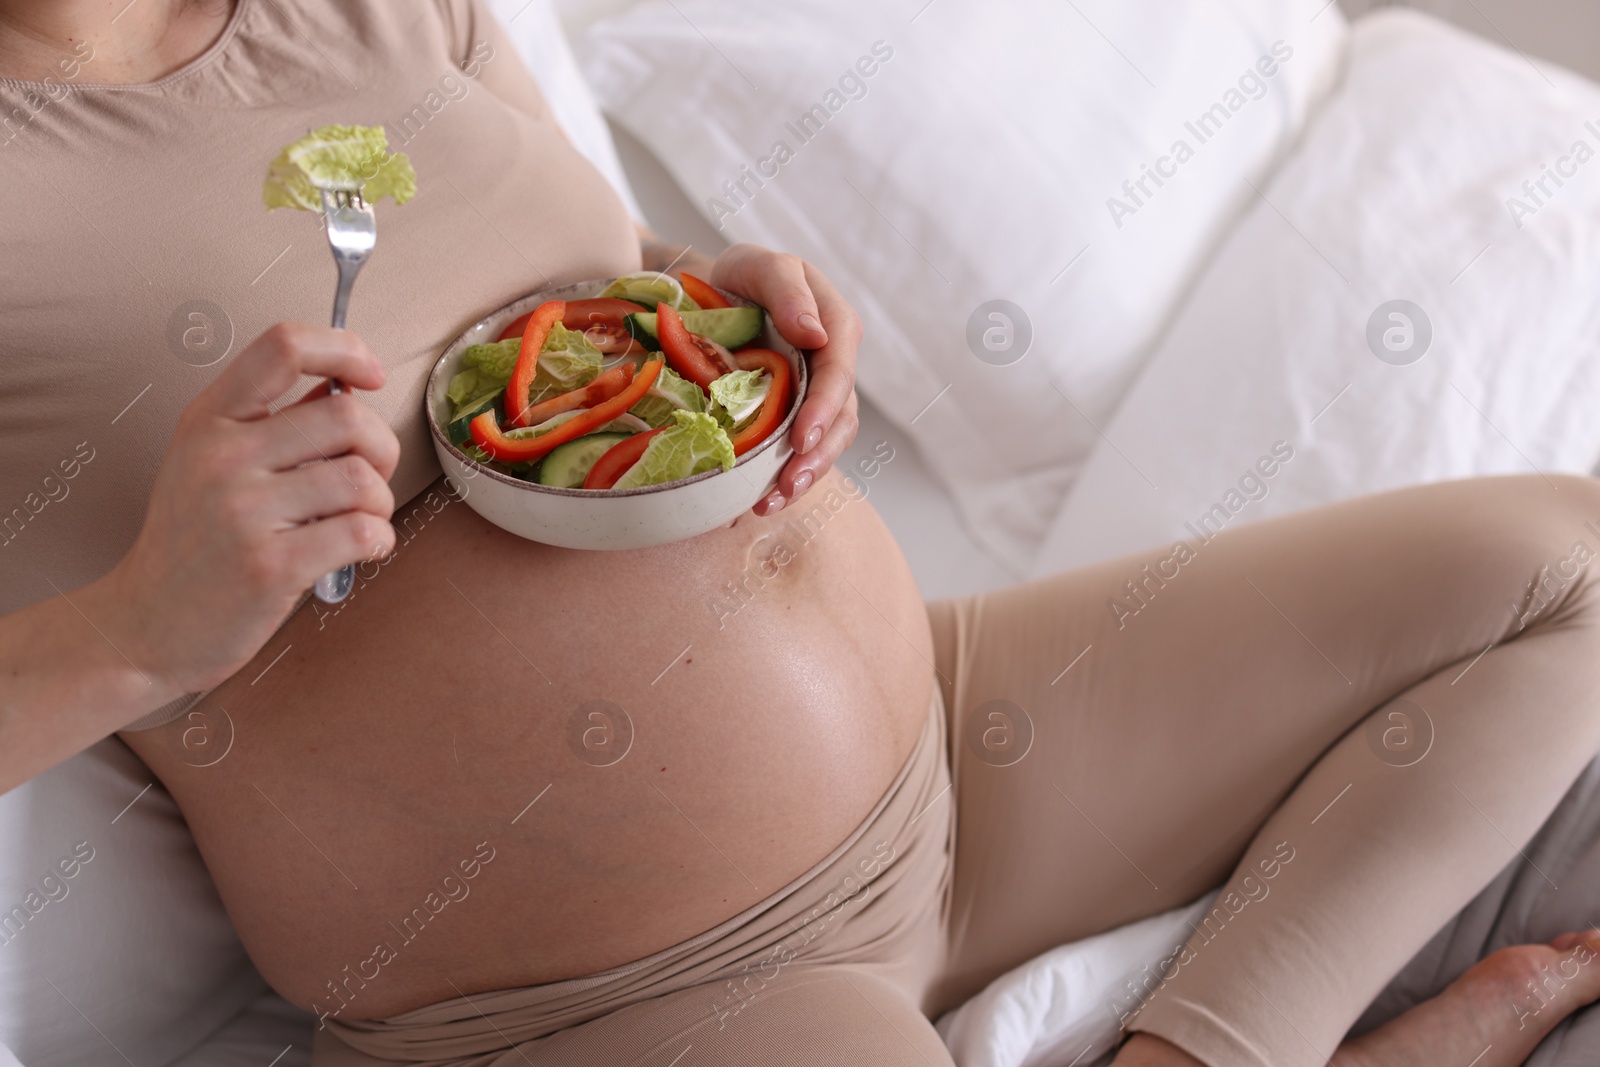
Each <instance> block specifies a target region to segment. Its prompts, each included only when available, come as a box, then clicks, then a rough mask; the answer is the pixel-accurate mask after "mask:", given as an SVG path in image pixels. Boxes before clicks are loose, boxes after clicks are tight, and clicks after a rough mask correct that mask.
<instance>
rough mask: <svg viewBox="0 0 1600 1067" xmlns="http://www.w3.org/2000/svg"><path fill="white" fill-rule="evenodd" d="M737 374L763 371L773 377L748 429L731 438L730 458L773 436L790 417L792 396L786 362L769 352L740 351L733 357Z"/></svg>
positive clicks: (791, 379) (791, 380)
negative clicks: (741, 371) (788, 415)
mask: <svg viewBox="0 0 1600 1067" xmlns="http://www.w3.org/2000/svg"><path fill="white" fill-rule="evenodd" d="M733 358H734V359H736V360H738V361H739V369H740V370H762V371H766V372H767V373H768V374H770V375H772V386H771V388H769V389H768V390H767V398H766V399H765V400H763V401H762V402H761V410H760V411H758V412H756V417H755V418H754V419H752V420H750V425H748V426H746V427H745V428H744V429H742V430H740V431H739V432H738V433H736V434H734V435H733V454H734V455H735V456H742V455H744V454H745V453H746V452H748V451H750V450H751V449H752V448H754V447H756V446H757V445H759V444H760V443H761V442H762V441H765V440H766V439H767V438H768V437H770V436H772V431H774V430H776V429H777V428H778V426H779V424H780V423H782V422H783V419H784V416H785V415H787V414H788V413H789V401H790V400H791V399H792V398H793V392H794V371H793V370H791V369H790V367H789V361H788V360H786V359H784V358H783V356H781V355H779V354H778V353H776V352H774V351H772V350H771V349H770V348H742V349H740V350H739V351H737V352H735V353H734V354H733Z"/></svg>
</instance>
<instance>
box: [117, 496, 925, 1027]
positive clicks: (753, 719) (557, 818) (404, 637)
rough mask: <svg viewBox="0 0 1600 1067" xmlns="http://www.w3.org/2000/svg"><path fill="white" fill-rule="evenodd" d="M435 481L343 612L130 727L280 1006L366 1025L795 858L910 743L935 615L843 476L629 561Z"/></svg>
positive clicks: (617, 956) (605, 949) (609, 952)
mask: <svg viewBox="0 0 1600 1067" xmlns="http://www.w3.org/2000/svg"><path fill="white" fill-rule="evenodd" d="M431 492H432V493H433V495H432V496H431V497H430V496H427V495H426V494H425V495H424V497H421V498H418V500H417V501H414V502H413V504H412V505H411V506H410V507H408V508H407V509H406V512H407V514H409V515H414V516H416V517H415V518H414V519H413V520H412V521H409V522H402V517H401V516H397V517H396V524H397V526H398V527H401V528H402V529H403V530H404V531H409V532H410V534H411V536H412V539H411V540H409V541H406V540H405V533H404V532H403V533H402V543H401V546H400V549H399V551H398V553H397V555H396V556H395V557H394V558H393V559H392V560H391V561H390V562H388V563H387V564H385V565H383V566H382V567H381V568H379V567H377V566H376V565H368V566H367V567H365V568H364V569H363V570H362V572H361V574H362V575H363V578H364V579H365V580H364V581H363V582H362V583H360V584H359V585H358V590H357V592H356V594H355V596H354V597H353V598H352V599H351V600H350V601H348V602H347V605H346V606H345V607H344V608H343V609H342V610H341V611H339V612H338V613H337V614H328V613H326V612H327V609H326V608H324V607H322V606H321V605H310V604H308V605H307V606H306V607H305V608H303V609H302V610H301V611H300V612H299V613H298V614H297V615H296V616H295V617H294V618H293V619H291V620H290V622H289V623H288V624H287V625H286V626H285V627H284V628H283V630H282V631H281V632H280V633H279V634H278V635H277V636H276V637H275V638H274V639H273V640H272V641H271V642H269V643H268V645H267V647H266V648H265V649H263V651H262V652H261V654H260V655H259V656H258V657H257V658H256V661H255V662H253V663H252V664H250V666H249V667H247V668H246V669H245V670H243V671H241V672H239V674H237V675H236V676H234V677H233V678H232V679H230V680H229V681H228V682H227V683H226V684H224V685H223V686H221V687H220V688H218V689H217V690H216V691H215V692H214V693H212V694H211V695H210V696H209V697H208V698H207V700H206V701H205V703H204V704H203V705H201V707H200V708H199V709H197V712H196V713H191V716H190V718H189V719H187V720H179V722H178V723H175V724H173V725H172V726H170V727H166V728H162V729H157V730H150V731H144V732H141V733H137V734H124V735H123V737H124V739H125V740H126V741H128V743H129V744H130V745H132V746H133V748H134V750H135V751H136V752H138V754H139V755H140V756H141V757H142V758H143V759H144V760H145V762H146V763H148V764H149V765H150V767H151V768H152V769H153V770H154V771H155V772H156V773H157V774H158V775H159V776H160V777H161V779H162V781H163V782H164V783H165V784H166V785H167V787H168V788H169V789H170V790H171V791H172V793H173V795H174V796H175V797H176V798H177V801H178V803H179V805H180V806H181V807H182V809H183V812H184V814H185V816H186V817H187V819H188V821H189V825H190V826H191V828H192V829H193V831H194V834H195V838H196V840H197V841H198V842H199V846H200V851H201V853H202V854H203V855H204V857H205V860H206V864H207V866H208V867H209V868H210V870H211V873H212V875H213V876H214V877H215V879H216V882H217V886H218V888H219V890H220V892H221V894H222V898H223V901H224V902H225V903H226V905H227V908H228V912H229V914H230V915H231V916H232V918H233V921H234V924H235V925H236V926H237V928H238V930H239V934H240V937H241V938H242V939H243V941H244V944H245V947H246V948H247V949H248V950H249V952H250V955H251V957H252V958H253V959H254V960H255V962H256V964H257V965H258V966H259V967H260V969H261V971H262V973H263V974H264V975H265V976H266V978H267V980H268V981H269V982H271V983H272V985H273V986H274V987H275V988H276V989H277V990H278V991H279V992H280V993H282V994H283V995H284V996H285V997H287V998H288V999H289V1000H291V1001H293V1002H295V1003H297V1004H299V1005H301V1006H303V1007H307V1008H311V1009H313V1010H322V1011H334V1010H337V1011H338V1014H339V1017H340V1018H343V1019H362V1018H378V1017H384V1016H389V1015H393V1014H396V1013H399V1012H402V1011H406V1010H409V1009H411V1008H415V1007H420V1006H422V1005H426V1004H431V1003H435V1002H437V1001H440V1000H444V999H448V998H451V997H455V996H457V995H459V994H472V993H475V992H480V991H483V990H489V989H502V988H509V987H514V986H521V985H530V984H536V983H542V982H548V981H554V980H558V979H562V978H570V977H575V976H578V975H583V974H590V973H594V972H596V971H600V970H604V969H606V968H609V967H613V966H616V965H619V964H622V963H626V962H629V961H631V960H635V959H638V958H641V957H643V956H646V955H649V954H650V953H652V952H655V951H658V950H660V949H663V948H666V947H668V946H670V945H673V944H676V943H678V942H680V941H683V940H685V939H687V938H689V937H692V936H694V935H696V934H698V933H700V932H703V931H705V930H707V929H709V928H711V927H713V926H715V925H716V924H718V923H719V922H721V921H723V920H725V919H727V918H729V917H731V916H733V915H735V914H737V913H738V912H740V911H741V910H743V909H745V908H746V907H749V906H750V905H751V904H753V903H755V902H757V901H759V900H761V899H763V898H765V897H767V896H769V895H770V894H772V893H773V892H775V891H776V890H778V889H780V888H782V887H783V886H784V885H785V884H787V883H788V882H790V881H792V880H793V879H794V878H796V877H797V876H799V875H800V874H803V873H804V872H805V871H806V870H807V869H808V868H809V867H811V866H812V865H813V864H815V863H816V862H817V861H818V860H819V859H821V858H822V857H823V856H825V855H827V853H829V852H830V851H831V850H832V849H833V848H834V847H835V846H837V845H838V844H839V842H840V841H842V840H843V839H844V838H845V837H846V836H848V835H849V833H850V832H851V831H852V830H853V829H854V828H855V827H856V826H857V825H859V824H860V822H861V821H862V820H863V819H864V818H865V817H866V815H867V814H868V813H869V811H870V810H871V808H872V807H873V806H874V805H875V804H876V802H877V801H878V799H879V798H880V797H881V796H882V795H883V793H884V791H885V790H886V789H887V788H888V786H889V785H890V783H891V782H892V781H893V779H894V776H895V774H896V772H897V771H898V770H899V769H900V767H901V765H902V764H903V762H904V761H905V759H906V758H907V755H908V754H909V752H910V750H911V746H912V744H913V742H914V741H915V738H916V735H917V732H918V730H919V729H920V727H921V725H922V719H923V716H924V714H925V713H926V709H927V703H928V700H929V699H930V697H931V691H932V668H931V654H932V653H931V643H930V638H929V634H928V628H927V619H926V615H925V614H924V611H923V608H922V603H921V601H920V598H919V597H918V595H917V591H916V587H915V584H914V583H913V581H912V578H911V576H910V573H909V571H908V570H907V568H906V566H905V562H904V560H903V559H902V557H901V555H900V553H899V550H898V549H897V547H896V546H895V544H894V541H893V539H892V538H891V537H890V535H889V533H888V531H887V529H885V528H884V526H883V524H882V523H881V521H880V520H879V519H878V517H877V515H876V513H875V512H874V511H873V510H872V508H871V506H870V505H869V504H867V503H866V502H865V501H864V500H858V499H851V494H850V493H849V492H847V490H846V487H845V485H844V483H843V482H842V480H841V479H839V478H837V477H836V476H833V477H829V478H828V479H826V480H824V481H823V482H822V483H821V484H820V485H819V486H818V487H817V488H815V489H814V490H813V491H812V492H811V493H810V494H808V496H807V497H806V498H805V499H804V500H803V501H802V504H803V506H796V507H794V508H791V509H789V510H787V511H784V512H780V513H779V514H778V515H776V516H773V517H771V518H764V519H758V518H755V517H753V516H749V515H746V516H745V517H743V518H741V519H739V520H738V521H737V522H736V523H734V524H733V525H732V526H730V527H728V528H725V529H721V530H717V531H714V532H713V533H710V534H706V535H704V536H702V537H699V538H696V539H694V540H693V541H688V542H684V543H681V544H676V545H667V546H663V547H661V548H656V549H650V550H645V551H639V552H631V553H585V552H573V551H565V550H560V549H553V548H548V547H545V546H541V545H535V544H533V543H531V542H527V541H522V540H520V539H518V538H516V537H513V536H512V535H510V534H507V533H504V532H502V531H500V530H499V529H496V528H495V527H493V526H491V525H489V524H488V523H487V522H485V521H484V520H482V519H480V518H478V517H477V516H476V515H475V514H473V513H472V512H471V511H469V510H468V509H467V507H466V506H465V505H464V504H462V503H457V502H446V501H447V499H448V498H446V497H445V496H444V495H443V494H442V493H441V492H440V491H439V489H438V487H437V486H436V487H435V489H434V490H432V491H431ZM830 503H831V504H832V505H833V507H832V508H830V506H829V505H830ZM435 509H437V510H436V511H435ZM808 515H809V516H810V518H809V519H805V517H806V516H808ZM802 519H805V521H802ZM780 544H781V545H782V546H783V547H781V548H780V547H779V546H780ZM230 735H231V736H230ZM224 753H225V754H224ZM213 761H214V762H213ZM198 764H210V765H208V766H198Z"/></svg>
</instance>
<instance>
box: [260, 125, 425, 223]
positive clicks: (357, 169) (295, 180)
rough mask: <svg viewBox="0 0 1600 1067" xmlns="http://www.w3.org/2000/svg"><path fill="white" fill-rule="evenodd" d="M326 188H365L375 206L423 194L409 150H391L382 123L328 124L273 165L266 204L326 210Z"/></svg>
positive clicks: (263, 192)
mask: <svg viewBox="0 0 1600 1067" xmlns="http://www.w3.org/2000/svg"><path fill="white" fill-rule="evenodd" d="M323 189H347V190H350V191H352V192H357V191H359V192H360V193H361V197H362V199H364V200H365V201H366V202H367V203H369V204H373V203H376V202H377V201H379V200H381V199H382V198H383V197H386V196H387V197H392V198H393V199H394V202H395V203H397V204H403V203H405V202H406V201H407V200H410V199H411V198H412V197H413V196H415V195H417V173H416V171H414V170H413V169H412V168H411V161H410V160H409V159H407V158H406V156H405V153H403V152H391V151H389V138H388V135H387V134H385V133H384V132H383V127H382V126H339V125H331V126H323V127H320V128H318V129H315V130H312V131H311V132H310V133H308V134H306V135H305V136H304V137H302V138H300V140H298V141H296V142H294V143H293V144H291V145H288V146H287V147H285V148H284V150H283V151H282V152H279V153H278V158H277V159H274V160H273V161H272V162H271V163H269V164H268V165H267V181H266V184H265V185H264V186H263V187H262V189H261V202H262V203H264V204H266V206H267V207H268V208H280V207H289V208H299V209H300V210H302V211H317V212H320V211H321V210H322V190H323Z"/></svg>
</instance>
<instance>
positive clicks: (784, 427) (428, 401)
mask: <svg viewBox="0 0 1600 1067" xmlns="http://www.w3.org/2000/svg"><path fill="white" fill-rule="evenodd" d="M640 273H651V272H649V271H641V272H640ZM614 281H616V279H615V278H602V279H597V280H591V281H582V282H572V283H570V284H568V285H558V286H553V287H551V288H549V289H541V290H539V291H538V292H536V293H529V294H528V295H527V296H523V297H518V298H517V299H516V300H513V301H511V302H510V303H509V304H505V305H504V306H502V307H499V308H496V309H495V310H494V311H491V312H489V313H488V314H487V315H484V316H483V317H482V318H480V319H478V321H477V322H474V323H473V324H472V325H471V326H468V327H467V328H466V329H465V330H463V331H461V333H460V334H459V335H457V337H456V338H455V340H453V341H451V342H450V343H449V344H448V345H446V346H445V349H444V352H443V353H442V354H441V355H440V356H439V358H438V359H437V360H436V361H435V362H434V364H433V370H432V371H431V372H430V373H429V374H428V384H427V386H426V388H425V390H424V392H423V396H422V407H423V412H424V414H425V415H426V416H427V419H428V431H429V432H430V433H431V434H432V435H433V439H434V442H435V444H437V445H440V446H442V447H444V448H447V449H449V450H450V453H451V454H452V456H453V457H454V458H455V459H456V460H457V461H459V462H460V463H461V464H462V465H463V466H464V467H466V468H467V469H469V470H475V471H476V472H477V474H487V475H488V476H489V477H491V478H493V479H494V480H495V481H498V482H502V483H504V484H506V485H512V486H516V487H517V488H520V489H530V490H533V491H535V492H541V493H549V494H551V495H553V496H571V497H581V498H583V499H585V500H606V499H616V498H618V497H625V496H647V495H649V494H650V493H659V492H661V491H663V490H666V489H677V488H679V487H681V486H685V485H692V484H694V483H695V482H701V481H705V480H706V479H707V478H714V477H716V476H717V475H719V474H732V473H733V472H734V471H735V470H738V469H739V468H740V467H742V466H743V465H744V463H745V461H746V460H750V459H754V458H755V457H756V456H759V455H760V454H761V453H763V452H765V451H766V450H767V449H769V448H772V447H775V446H776V445H777V443H778V442H779V441H781V440H783V439H784V438H785V437H786V436H787V435H788V431H789V428H790V427H791V426H793V425H794V420H795V416H796V415H797V414H798V413H799V411H800V405H801V404H802V403H803V402H804V401H805V396H806V389H807V386H808V385H809V374H808V373H807V371H808V367H807V366H806V355H807V353H806V352H804V351H802V350H800V349H798V348H795V347H794V346H793V345H791V344H790V343H789V342H788V341H785V340H784V339H783V338H782V336H781V335H779V334H778V328H777V325H776V324H775V323H773V321H772V315H771V313H770V312H768V311H767V310H766V309H765V308H762V319H763V320H764V323H763V329H764V330H771V331H772V334H773V335H774V336H776V337H777V338H778V344H779V345H782V346H783V348H787V349H788V350H789V352H783V351H782V350H781V349H780V350H779V353H778V354H779V355H782V356H784V357H785V358H788V356H789V354H790V353H793V355H794V363H795V364H796V365H797V366H798V368H799V369H798V371H797V373H796V375H795V378H796V386H795V395H794V400H793V402H792V403H790V405H789V410H788V412H787V413H785V415H784V417H783V421H782V422H781V423H779V424H778V428H777V429H775V430H773V431H772V433H770V434H768V435H767V439H766V440H765V441H762V442H761V443H760V444H759V445H757V446H756V447H754V448H752V449H751V450H750V451H748V452H746V453H745V454H744V455H742V456H740V457H739V458H738V459H737V460H735V461H734V464H733V468H732V469H731V470H726V471H724V470H722V469H720V468H712V469H711V470H708V471H701V472H700V473H699V474H693V475H690V476H689V477H687V478H679V479H678V480H677V481H675V482H660V483H658V484H656V485H641V486H637V487H635V488H631V489H568V488H566V487H564V486H559V485H541V484H539V483H538V482H531V481H528V480H527V479H526V478H518V477H515V476H514V475H510V474H505V473H502V472H501V471H497V470H495V469H494V468H493V467H486V466H484V465H483V464H482V463H479V462H478V461H477V460H475V459H473V458H472V457H471V456H469V455H467V454H466V453H465V452H462V451H461V450H460V449H459V448H457V447H456V446H455V445H454V444H453V443H452V442H451V440H450V435H449V434H447V433H445V432H444V430H443V429H442V428H441V427H440V426H439V419H438V417H437V416H436V415H435V414H434V410H433V390H434V386H435V385H436V384H437V382H438V380H439V374H440V372H441V371H443V370H444V365H445V362H446V361H447V360H448V359H449V358H450V357H451V356H452V355H453V354H454V353H455V352H456V351H457V349H459V348H461V347H462V346H463V344H464V342H465V341H466V339H467V336H468V335H469V334H471V333H472V332H473V331H474V330H477V329H478V328H479V327H480V326H482V325H483V324H484V323H486V322H488V321H489V320H490V319H493V318H495V317H497V316H499V315H504V314H505V313H506V312H508V311H512V310H517V313H518V314H520V313H521V310H523V309H524V306H526V309H529V310H531V309H532V308H536V307H538V306H539V305H540V304H543V303H545V302H546V301H548V300H556V299H566V297H565V296H564V295H563V294H571V299H574V300H586V299H592V297H593V295H594V293H599V292H600V291H601V290H603V289H605V287H606V286H608V285H610V284H611V283H612V282H614ZM580 289H581V290H593V291H594V292H593V293H590V294H589V295H588V296H578V295H576V290H580ZM717 292H719V293H721V294H722V295H723V296H725V297H727V298H728V299H729V300H730V301H732V302H733V303H734V304H735V305H737V306H741V307H757V306H758V305H757V304H756V303H755V302H754V301H752V300H746V299H745V298H744V297H742V296H739V295H738V294H737V293H730V292H728V291H727V290H725V289H718V290H717ZM516 317H517V316H516V315H512V316H511V318H512V319H515V318H516ZM477 474H474V475H472V476H471V477H476V476H477Z"/></svg>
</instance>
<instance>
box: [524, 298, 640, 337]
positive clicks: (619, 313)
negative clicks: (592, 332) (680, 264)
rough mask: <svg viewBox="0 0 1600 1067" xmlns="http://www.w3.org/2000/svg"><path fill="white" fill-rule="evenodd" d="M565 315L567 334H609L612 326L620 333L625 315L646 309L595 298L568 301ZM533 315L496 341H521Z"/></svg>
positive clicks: (618, 299)
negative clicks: (603, 331) (597, 331)
mask: <svg viewBox="0 0 1600 1067" xmlns="http://www.w3.org/2000/svg"><path fill="white" fill-rule="evenodd" d="M566 304H567V310H566V313H565V314H563V315H562V316H561V325H563V326H565V327H566V328H567V329H569V330H582V331H585V332H587V331H588V330H589V329H590V328H592V327H596V326H602V327H605V328H607V329H608V330H609V329H610V328H611V327H612V326H615V327H617V328H619V329H622V328H623V326H622V320H623V318H624V317H625V316H627V315H632V314H634V313H635V312H639V311H648V310H649V309H648V308H646V307H644V306H643V305H640V304H635V303H634V302H633V301H632V300H623V299H621V298H619V297H615V296H597V297H594V298H592V299H588V300H568V301H567V302H566ZM534 314H535V312H534V311H530V312H528V313H527V314H525V315H519V316H518V317H517V318H515V319H513V320H512V321H511V324H510V325H509V326H507V327H506V328H505V329H504V330H501V331H500V336H499V338H497V340H501V341H509V340H511V339H512V338H513V337H521V336H522V331H523V330H525V329H527V328H528V320H529V319H531V318H533V316H534Z"/></svg>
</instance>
